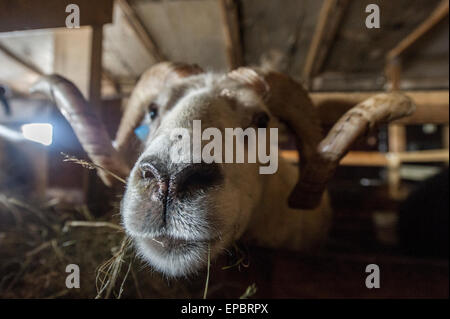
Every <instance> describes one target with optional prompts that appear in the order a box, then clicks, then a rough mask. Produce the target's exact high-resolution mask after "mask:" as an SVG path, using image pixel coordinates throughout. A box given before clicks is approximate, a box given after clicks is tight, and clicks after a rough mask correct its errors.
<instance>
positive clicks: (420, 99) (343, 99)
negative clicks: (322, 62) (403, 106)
mask: <svg viewBox="0 0 450 319" xmlns="http://www.w3.org/2000/svg"><path fill="white" fill-rule="evenodd" d="M378 93H382V92H315V93H310V97H311V98H312V100H313V102H314V104H315V106H316V107H317V108H318V109H319V113H320V118H321V121H322V123H323V124H324V125H332V124H334V123H335V122H336V121H337V120H338V119H339V117H341V116H342V115H343V114H344V113H345V112H346V111H348V110H349V109H350V108H352V107H353V106H355V105H356V104H358V103H360V102H362V101H364V100H365V99H368V98H369V97H371V96H373V95H376V94H378ZM403 93H405V94H407V95H408V96H409V97H411V98H412V100H413V101H414V103H415V104H416V111H415V112H414V113H413V114H412V115H411V116H408V117H406V118H403V119H400V120H397V121H396V123H401V124H405V125H410V124H424V123H433V124H445V123H448V122H449V92H448V90H439V91H405V92H403Z"/></svg>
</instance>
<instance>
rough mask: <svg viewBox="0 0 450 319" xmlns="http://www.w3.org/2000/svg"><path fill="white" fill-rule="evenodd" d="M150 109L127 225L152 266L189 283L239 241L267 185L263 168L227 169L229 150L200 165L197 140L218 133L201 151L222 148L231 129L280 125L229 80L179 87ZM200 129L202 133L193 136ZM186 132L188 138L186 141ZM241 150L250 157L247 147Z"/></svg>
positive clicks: (199, 79)
mask: <svg viewBox="0 0 450 319" xmlns="http://www.w3.org/2000/svg"><path fill="white" fill-rule="evenodd" d="M146 104H148V109H147V111H146V116H145V117H146V118H147V121H148V122H147V123H148V125H149V127H150V132H149V135H148V138H147V140H146V142H145V145H144V147H143V152H142V153H141V155H140V156H139V158H138V160H137V161H136V163H135V165H134V167H133V169H132V171H131V174H130V176H129V178H128V183H127V189H126V192H125V196H124V198H123V200H122V210H121V211H122V216H123V222H124V226H125V229H126V230H127V232H128V233H129V234H130V235H131V236H132V237H133V238H134V239H135V242H136V243H137V246H138V248H139V252H140V253H141V255H142V256H143V257H144V258H145V259H146V260H148V261H149V262H150V264H152V265H153V266H154V267H156V268H157V269H158V270H160V271H163V272H165V273H167V274H168V275H171V276H175V275H185V274H186V273H188V272H191V271H195V270H197V269H199V268H200V267H201V266H203V265H204V263H205V261H206V260H207V253H208V248H209V249H210V253H211V257H214V256H215V255H217V253H218V252H220V251H221V250H223V249H224V248H226V247H227V246H229V244H230V243H231V241H233V240H236V239H238V238H239V237H240V236H241V234H242V233H243V232H244V230H245V228H246V226H247V224H248V222H249V219H250V216H251V212H253V211H254V210H255V209H256V207H257V205H258V204H260V202H261V195H262V189H263V185H264V179H265V178H267V175H263V174H260V173H259V168H260V165H261V163H248V161H245V162H244V163H224V162H225V146H224V145H221V146H220V147H221V148H223V152H222V149H221V150H220V152H221V153H222V154H221V155H220V157H221V159H220V160H217V161H215V162H212V163H206V162H205V161H204V158H201V159H200V160H198V162H200V163H194V160H193V157H194V156H195V154H194V149H193V144H194V143H195V142H194V141H193V139H194V138H197V139H199V138H200V136H197V137H195V135H196V134H198V133H200V135H201V133H202V132H204V130H205V129H208V128H214V130H215V134H216V136H214V135H212V136H210V138H211V140H203V141H202V144H203V145H200V146H205V145H206V144H208V143H209V142H211V141H212V140H213V139H218V140H219V144H222V138H225V128H232V129H234V128H242V129H243V130H245V129H247V128H254V129H255V130H254V132H257V129H258V128H268V127H270V126H273V125H274V122H275V120H274V119H272V120H271V114H270V111H269V109H268V108H267V106H266V105H265V104H264V102H263V101H262V99H261V98H260V97H259V96H258V94H257V93H256V92H254V91H253V90H252V89H251V88H248V87H246V86H244V85H242V84H239V83H238V82H236V81H235V80H232V79H230V78H228V77H226V76H223V75H214V74H200V75H194V76H190V77H187V78H183V79H180V80H178V81H174V82H173V83H171V85H168V86H166V87H165V88H163V89H162V90H161V92H160V93H159V94H158V95H157V96H156V97H155V98H154V99H153V100H152V101H148V103H146ZM194 121H199V122H196V124H197V125H201V131H200V132H197V133H194V132H193V131H194ZM180 129H181V130H180ZM183 130H185V131H184V133H187V134H183V135H180V134H181V133H183ZM269 132H270V131H269ZM267 134H269V133H267ZM272 138H273V137H272ZM266 140H267V141H269V140H270V137H267V138H266ZM186 141H187V142H188V144H187V147H183V146H186V145H185V143H186ZM216 142H217V140H216ZM248 143H255V141H251V142H248ZM248 143H247V146H248ZM236 145H237V142H236V143H234V146H236ZM242 149H243V150H244V152H245V153H247V152H246V151H247V150H248V147H243V148H242ZM199 150H200V151H201V150H203V151H206V149H205V148H203V147H201V148H200V149H199ZM214 151H215V152H218V150H214ZM239 151H240V150H236V149H234V150H233V153H234V154H236V153H237V152H239ZM173 152H176V154H175V155H176V156H174V154H173ZM183 152H184V153H183ZM198 155H200V153H199V154H198ZM214 155H217V154H214ZM244 155H245V158H247V154H244ZM177 159H184V160H183V161H180V160H177ZM272 164H273V163H272Z"/></svg>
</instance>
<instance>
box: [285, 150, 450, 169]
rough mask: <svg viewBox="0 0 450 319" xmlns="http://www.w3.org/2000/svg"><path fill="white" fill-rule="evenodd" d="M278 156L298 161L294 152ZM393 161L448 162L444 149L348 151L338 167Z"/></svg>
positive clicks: (289, 151) (287, 151)
mask: <svg viewBox="0 0 450 319" xmlns="http://www.w3.org/2000/svg"><path fill="white" fill-rule="evenodd" d="M280 154H281V157H282V158H284V159H286V160H288V161H290V162H293V163H297V162H298V160H299V157H298V153H297V151H294V150H283V151H281V152H280ZM393 160H396V161H398V162H399V163H440V162H448V160H449V153H448V151H447V150H446V149H441V150H425V151H413V152H399V153H395V154H392V153H380V152H364V151H350V152H349V153H348V154H347V155H346V156H345V157H344V158H343V159H342V161H341V162H340V164H339V165H342V166H375V167H385V166H389V162H390V161H393Z"/></svg>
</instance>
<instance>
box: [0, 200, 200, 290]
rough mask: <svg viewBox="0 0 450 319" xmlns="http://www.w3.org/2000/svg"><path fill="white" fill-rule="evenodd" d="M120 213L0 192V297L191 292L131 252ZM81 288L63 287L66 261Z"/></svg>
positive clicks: (65, 275) (66, 274)
mask: <svg viewBox="0 0 450 319" xmlns="http://www.w3.org/2000/svg"><path fill="white" fill-rule="evenodd" d="M118 225H119V216H118V215H117V214H116V215H113V216H112V217H111V218H110V219H109V220H95V219H94V217H93V216H92V214H91V213H90V212H89V210H88V209H87V208H86V207H85V206H80V207H70V206H67V205H64V204H60V203H58V202H55V201H53V202H47V203H32V204H30V203H26V202H24V201H22V200H19V199H17V198H14V197H8V196H6V195H4V194H0V298H59V297H63V298H121V297H126V298H149V297H150V298H151V297H153V298H158V297H179V296H185V297H189V296H191V294H190V293H189V292H188V291H186V290H183V289H181V290H180V287H178V285H176V286H177V287H176V288H175V287H171V286H168V285H167V282H165V280H164V279H163V278H161V277H160V276H158V275H157V274H154V273H153V274H152V273H151V271H149V269H148V267H145V265H144V264H142V263H141V262H140V261H139V260H137V259H136V258H135V256H134V252H133V249H132V247H131V245H130V241H129V239H128V238H127V237H126V236H125V234H124V233H123V231H122V230H121V228H120V226H118ZM69 264H76V265H78V266H79V268H80V288H79V289H75V288H73V289H68V288H67V287H66V284H65V282H66V278H67V276H68V275H69V273H66V266H67V265H69Z"/></svg>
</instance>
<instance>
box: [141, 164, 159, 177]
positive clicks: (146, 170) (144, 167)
mask: <svg viewBox="0 0 450 319" xmlns="http://www.w3.org/2000/svg"><path fill="white" fill-rule="evenodd" d="M139 168H140V171H141V176H142V178H143V179H153V178H155V177H156V176H155V168H154V167H153V165H151V164H150V163H142V164H141V165H140V167H139Z"/></svg>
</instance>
